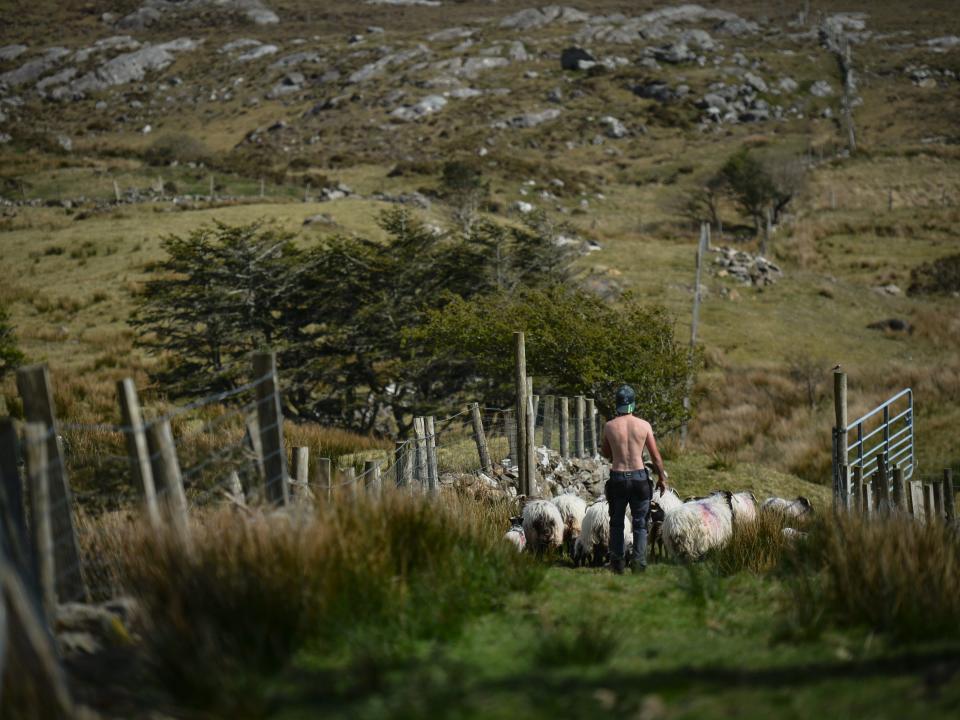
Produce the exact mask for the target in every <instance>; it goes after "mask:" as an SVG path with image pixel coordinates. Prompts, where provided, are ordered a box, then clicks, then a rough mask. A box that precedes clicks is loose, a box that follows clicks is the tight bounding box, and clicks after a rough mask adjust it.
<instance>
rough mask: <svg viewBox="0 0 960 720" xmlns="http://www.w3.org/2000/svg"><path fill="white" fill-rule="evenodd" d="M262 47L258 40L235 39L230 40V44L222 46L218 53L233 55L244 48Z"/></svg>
mask: <svg viewBox="0 0 960 720" xmlns="http://www.w3.org/2000/svg"><path fill="white" fill-rule="evenodd" d="M259 45H263V43H262V42H260V41H259V40H254V39H253V38H237V39H236V40H231V41H230V42H228V43H226V44H225V45H223V46H222V47H221V48H220V50H219V51H218V52H221V53H234V52H236V51H237V50H243V49H244V48H250V47H257V46H259Z"/></svg>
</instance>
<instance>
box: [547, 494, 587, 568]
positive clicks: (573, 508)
mask: <svg viewBox="0 0 960 720" xmlns="http://www.w3.org/2000/svg"><path fill="white" fill-rule="evenodd" d="M553 504H554V505H556V506H557V510H559V511H560V517H562V518H563V544H564V547H565V548H566V549H567V553H568V554H569V555H570V557H573V551H574V544H575V543H576V540H577V538H578V537H580V530H581V526H582V524H583V516H584V514H585V513H586V512H587V503H586V502H584V500H583V499H582V498H580V497H578V496H577V495H573V494H571V493H564V494H563V495H557V497H555V498H554V499H553Z"/></svg>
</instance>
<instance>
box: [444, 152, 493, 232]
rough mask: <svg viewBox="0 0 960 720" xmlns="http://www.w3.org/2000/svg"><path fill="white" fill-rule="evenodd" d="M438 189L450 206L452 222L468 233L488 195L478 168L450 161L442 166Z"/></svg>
mask: <svg viewBox="0 0 960 720" xmlns="http://www.w3.org/2000/svg"><path fill="white" fill-rule="evenodd" d="M440 187H441V192H442V193H443V197H444V199H445V200H446V201H447V202H448V203H449V204H450V208H451V214H452V216H453V221H454V222H455V223H456V224H457V226H458V227H459V228H460V229H461V230H462V231H463V232H470V230H471V228H472V227H473V224H474V222H475V221H476V218H477V214H478V213H479V212H480V207H481V206H482V205H483V203H484V202H485V201H486V199H487V197H489V195H490V183H489V182H485V181H484V179H483V173H482V172H481V171H480V168H479V167H478V166H477V165H476V163H473V162H465V161H463V160H450V161H448V162H446V163H444V165H443V170H442V172H441V175H440Z"/></svg>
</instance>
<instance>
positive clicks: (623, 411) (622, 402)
mask: <svg viewBox="0 0 960 720" xmlns="http://www.w3.org/2000/svg"><path fill="white" fill-rule="evenodd" d="M616 404H617V412H618V413H619V414H620V415H627V414H629V413H632V412H633V411H634V410H635V409H636V405H637V394H636V393H635V392H634V391H633V388H632V387H630V386H629V385H621V386H620V387H618V388H617V396H616Z"/></svg>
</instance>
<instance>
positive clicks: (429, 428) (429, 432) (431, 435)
mask: <svg viewBox="0 0 960 720" xmlns="http://www.w3.org/2000/svg"><path fill="white" fill-rule="evenodd" d="M424 431H425V432H426V436H427V492H429V493H430V494H431V495H436V494H437V493H439V492H440V475H439V473H438V472H437V431H436V428H435V427H434V422H433V415H428V416H427V417H426V422H425V425H424Z"/></svg>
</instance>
